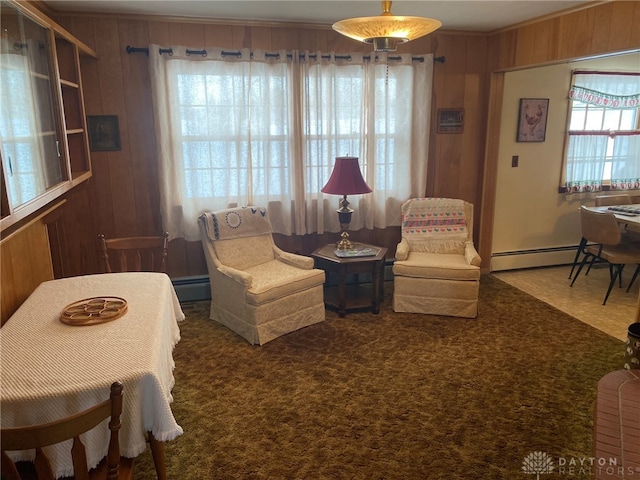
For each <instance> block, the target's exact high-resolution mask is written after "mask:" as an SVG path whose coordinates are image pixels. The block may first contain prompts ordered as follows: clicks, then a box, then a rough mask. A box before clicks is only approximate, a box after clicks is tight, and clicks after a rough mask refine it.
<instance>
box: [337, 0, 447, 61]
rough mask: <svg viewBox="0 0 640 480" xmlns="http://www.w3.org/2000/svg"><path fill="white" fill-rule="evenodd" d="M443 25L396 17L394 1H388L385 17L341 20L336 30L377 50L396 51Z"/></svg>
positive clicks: (383, 7)
mask: <svg viewBox="0 0 640 480" xmlns="http://www.w3.org/2000/svg"><path fill="white" fill-rule="evenodd" d="M441 26H442V22H440V21H439V20H434V19H432V18H426V17H405V16H395V15H392V14H391V2H389V1H385V2H382V14H381V15H379V16H377V17H358V18H349V19H346V20H341V21H339V22H336V23H334V24H333V29H334V30H335V31H336V32H338V33H341V34H342V35H344V36H346V37H349V38H353V39H354V40H358V41H359V42H365V43H372V44H373V45H374V49H375V50H376V51H383V52H392V51H395V49H396V45H397V44H398V43H405V42H409V41H411V40H415V39H416V38H420V37H422V36H424V35H427V34H429V33H431V32H433V31H435V30H437V29H438V28H440V27H441Z"/></svg>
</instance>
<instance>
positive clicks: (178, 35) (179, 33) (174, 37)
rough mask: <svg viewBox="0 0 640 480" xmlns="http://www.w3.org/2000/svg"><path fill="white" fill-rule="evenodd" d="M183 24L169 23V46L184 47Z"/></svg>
mask: <svg viewBox="0 0 640 480" xmlns="http://www.w3.org/2000/svg"><path fill="white" fill-rule="evenodd" d="M184 29H185V25H184V23H177V22H169V45H184V35H183V34H184Z"/></svg>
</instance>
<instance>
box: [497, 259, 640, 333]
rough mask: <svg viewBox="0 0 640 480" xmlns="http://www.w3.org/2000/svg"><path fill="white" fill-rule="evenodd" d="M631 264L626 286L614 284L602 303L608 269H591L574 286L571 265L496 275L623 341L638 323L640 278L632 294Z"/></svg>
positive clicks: (505, 272) (498, 273) (581, 275)
mask: <svg viewBox="0 0 640 480" xmlns="http://www.w3.org/2000/svg"><path fill="white" fill-rule="evenodd" d="M631 267H632V266H631V265H629V266H627V269H628V271H625V272H624V273H623V277H622V279H623V281H622V288H617V286H616V287H614V288H613V290H612V292H611V295H610V296H609V299H608V300H607V304H606V305H604V306H603V305H602V301H603V300H604V295H605V293H606V291H607V286H608V284H609V270H608V268H606V267H604V268H602V267H598V268H593V269H591V272H590V273H589V275H587V276H585V275H584V272H583V273H582V274H580V277H579V278H578V279H577V280H576V282H575V284H574V285H573V287H570V286H569V285H570V283H571V280H569V278H568V276H569V272H570V271H571V266H559V267H544V268H531V269H522V270H510V271H504V272H493V273H492V275H494V276H495V277H496V278H499V279H500V280H502V281H504V282H506V283H508V284H510V285H513V286H514V287H516V288H518V289H520V290H523V291H524V292H526V293H528V294H530V295H533V296H534V297H536V298H538V299H540V300H542V301H543V302H546V303H548V304H550V305H552V306H554V307H556V308H557V309H559V310H562V311H563V312H565V313H568V314H569V315H571V316H573V317H575V318H577V319H579V320H581V321H583V322H585V323H587V324H589V325H591V326H593V327H595V328H597V329H598V330H601V331H603V332H605V333H607V334H609V335H611V336H612V337H615V338H618V339H620V340H623V341H624V340H626V339H627V328H628V326H629V324H631V323H634V322H636V321H637V320H636V318H637V317H636V315H637V313H636V312H637V308H638V296H639V293H638V292H639V289H640V277H639V278H637V279H636V281H635V283H634V284H633V286H632V288H631V290H630V291H629V293H626V289H627V285H628V283H629V281H630V280H631V276H632V275H633V270H634V269H633V268H631Z"/></svg>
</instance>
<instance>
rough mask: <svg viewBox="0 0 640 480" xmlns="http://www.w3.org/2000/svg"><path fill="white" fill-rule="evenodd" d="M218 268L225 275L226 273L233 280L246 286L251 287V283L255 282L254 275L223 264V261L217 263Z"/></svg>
mask: <svg viewBox="0 0 640 480" xmlns="http://www.w3.org/2000/svg"><path fill="white" fill-rule="evenodd" d="M217 268H218V271H219V272H220V273H222V274H223V275H226V276H227V277H229V278H230V279H231V280H234V281H236V282H238V283H240V284H242V285H244V287H245V288H251V285H252V284H253V277H252V276H251V275H250V274H248V273H247V272H243V271H242V270H238V269H235V268H231V267H227V266H225V265H222V264H221V263H219V264H218V265H217Z"/></svg>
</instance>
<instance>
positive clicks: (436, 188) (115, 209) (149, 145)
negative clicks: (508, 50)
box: [56, 16, 487, 277]
mask: <svg viewBox="0 0 640 480" xmlns="http://www.w3.org/2000/svg"><path fill="white" fill-rule="evenodd" d="M56 20H57V21H59V22H60V23H61V24H62V25H64V26H65V28H67V29H69V31H70V32H71V33H73V34H74V35H75V36H77V37H78V38H80V39H81V40H83V41H84V42H85V43H87V44H88V45H89V46H91V47H92V48H94V49H95V50H96V52H97V54H98V57H99V58H98V60H97V61H96V62H90V63H87V64H86V65H84V70H83V82H84V87H85V93H86V98H85V106H86V112H87V115H117V116H118V118H119V121H120V132H121V143H122V151H120V152H92V163H93V178H92V179H91V180H90V181H89V187H88V188H87V189H86V197H85V196H83V197H82V198H81V199H79V200H81V201H79V202H75V203H74V202H69V207H68V208H67V210H68V214H69V215H72V216H73V217H74V220H73V221H71V222H68V221H67V219H63V220H61V221H63V222H65V225H64V230H65V231H67V233H68V235H67V241H68V243H69V248H70V251H72V252H74V254H75V255H80V256H82V258H84V259H88V260H85V261H82V262H80V263H79V262H78V261H77V260H74V259H69V262H68V265H66V267H65V271H66V272H70V273H71V274H79V273H87V271H89V272H91V271H93V270H96V269H98V268H99V266H98V264H97V254H95V253H93V261H91V258H92V252H94V251H95V242H94V239H95V236H96V234H97V233H104V234H105V235H107V236H113V235H117V236H125V235H142V234H152V233H157V232H160V231H161V230H162V222H161V219H160V214H159V210H158V207H157V205H158V203H159V201H158V195H159V194H158V187H157V183H158V178H157V165H156V156H155V134H154V130H153V115H152V113H153V105H152V103H151V92H150V80H149V73H148V59H147V57H146V56H145V54H144V53H137V54H128V53H127V52H126V47H127V46H128V45H131V46H137V47H147V46H148V45H149V44H159V45H164V46H170V45H184V46H187V47H191V48H195V49H201V48H211V47H222V48H227V49H240V48H251V49H263V50H268V51H275V50H280V49H285V50H300V51H304V50H309V51H321V52H329V51H335V52H339V53H345V52H353V51H362V52H365V53H368V52H370V51H371V47H370V46H367V45H363V44H361V43H358V42H355V41H353V40H350V39H348V38H346V37H344V36H342V35H339V34H337V33H336V32H334V31H333V30H331V29H330V28H327V27H315V28H313V27H300V28H295V27H291V26H273V25H237V24H233V25H231V24H219V23H206V22H189V23H187V22H184V21H172V20H167V21H160V20H157V19H150V18H131V17H129V18H119V17H116V16H101V17H99V18H98V17H91V16H70V17H64V16H63V17H57V18H56ZM400 48H401V49H399V51H402V52H408V53H414V54H427V53H434V55H436V56H441V55H444V56H445V57H446V61H445V63H436V64H435V66H434V72H435V74H434V104H433V107H434V108H433V112H434V113H433V122H435V112H436V111H437V108H447V107H448V108H464V109H465V115H466V120H465V130H464V133H463V134H455V135H451V134H450V135H436V133H435V128H433V129H432V132H431V142H430V159H429V176H428V180H429V185H428V188H427V191H426V192H424V193H425V194H428V195H438V196H452V197H460V198H464V199H465V200H468V201H470V202H472V203H474V204H476V205H479V203H480V201H481V182H482V160H483V158H482V157H483V151H484V140H483V139H484V132H485V129H486V124H485V120H484V119H485V114H484V110H485V108H486V107H485V102H486V93H485V92H486V90H487V85H486V74H485V65H486V51H487V49H486V39H485V36H483V35H463V34H456V33H445V32H443V33H438V34H437V35H431V36H428V37H425V38H422V39H419V40H417V41H414V42H410V43H408V44H406V45H402V46H401V47H400ZM434 124H435V123H434ZM83 215H84V216H85V217H86V221H79V220H80V218H79V217H81V216H83ZM74 224H75V226H74ZM333 237H335V235H333ZM333 237H332V236H328V237H327V236H324V237H323V238H318V237H317V236H315V235H310V236H306V237H304V238H299V237H288V238H287V237H278V238H276V241H277V242H278V244H279V245H280V246H282V247H283V248H286V249H288V250H291V251H297V252H301V253H310V252H311V251H312V250H313V249H314V248H315V247H316V246H317V245H319V244H321V243H323V242H326V241H329V239H331V240H332V239H333ZM354 237H355V238H356V239H359V240H366V241H374V242H376V243H382V244H385V245H386V246H388V247H389V249H390V250H391V251H392V252H393V251H395V245H396V244H397V242H398V240H399V229H398V228H395V229H386V230H383V231H373V232H372V231H363V232H356V234H355V235H354ZM168 271H169V273H170V275H171V276H173V277H180V276H188V275H201V274H206V265H205V262H204V257H203V254H202V247H201V246H200V244H199V242H184V241H182V240H174V241H172V242H171V246H170V254H169V265H168Z"/></svg>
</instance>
